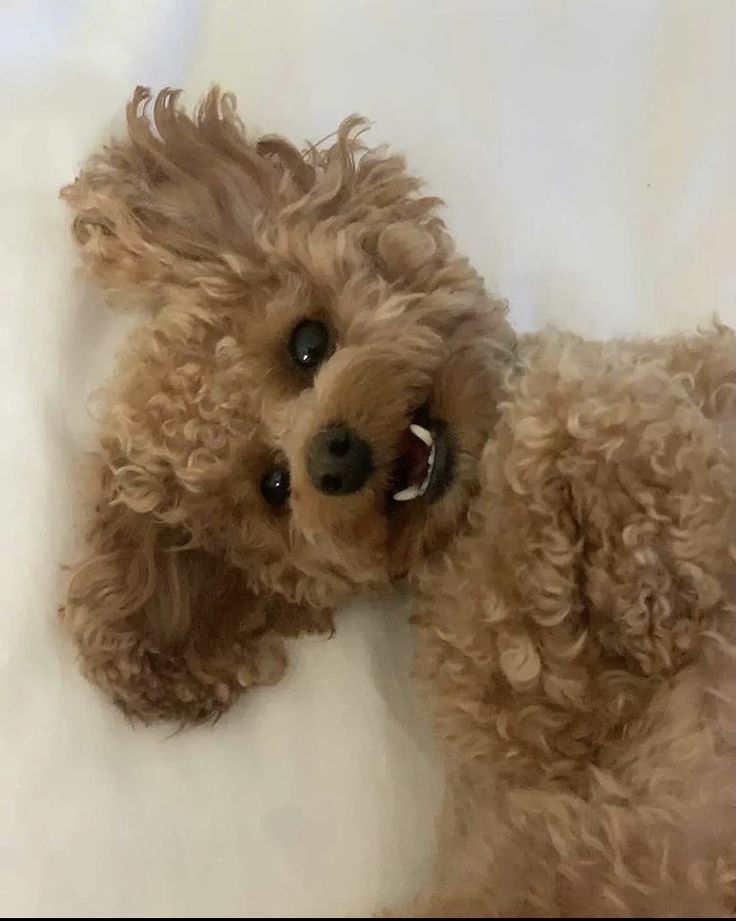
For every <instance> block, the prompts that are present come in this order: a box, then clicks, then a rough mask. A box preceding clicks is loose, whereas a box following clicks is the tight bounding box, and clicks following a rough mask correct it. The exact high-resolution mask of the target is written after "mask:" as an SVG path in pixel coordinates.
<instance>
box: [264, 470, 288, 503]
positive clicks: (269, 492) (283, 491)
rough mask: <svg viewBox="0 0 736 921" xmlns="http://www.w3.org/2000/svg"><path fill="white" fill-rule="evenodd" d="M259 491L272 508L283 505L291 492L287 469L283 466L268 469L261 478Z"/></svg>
mask: <svg viewBox="0 0 736 921" xmlns="http://www.w3.org/2000/svg"><path fill="white" fill-rule="evenodd" d="M261 492H262V493H263V498H264V499H265V500H266V502H268V504H269V505H272V506H273V507H274V508H278V507H279V506H280V505H283V504H284V502H286V500H287V499H288V498H289V493H290V492H291V479H290V477H289V471H288V470H286V468H284V467H276V468H275V469H274V470H270V471H269V472H268V473H267V474H266V475H265V476H264V477H263V479H262V480H261Z"/></svg>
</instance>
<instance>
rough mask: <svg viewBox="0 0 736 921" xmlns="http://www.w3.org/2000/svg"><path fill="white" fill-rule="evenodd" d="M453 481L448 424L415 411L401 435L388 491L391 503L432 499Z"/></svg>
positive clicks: (423, 411) (423, 409)
mask: <svg viewBox="0 0 736 921" xmlns="http://www.w3.org/2000/svg"><path fill="white" fill-rule="evenodd" d="M451 481H452V446H451V442H450V438H449V436H448V434H447V426H446V425H445V423H444V422H442V420H440V419H433V418H432V417H431V416H430V414H429V411H428V410H427V409H426V408H422V409H420V410H418V411H417V412H416V413H414V415H413V416H412V419H411V422H410V423H409V425H408V426H407V428H406V429H405V430H404V432H403V433H402V435H401V439H400V441H399V444H398V446H397V450H396V460H395V461H394V465H393V469H392V475H391V486H390V490H389V494H390V496H391V498H392V499H393V501H394V502H413V501H414V500H416V499H421V498H424V499H425V501H427V502H435V501H436V500H437V499H439V498H440V496H441V495H442V494H443V493H444V492H445V490H446V489H447V487H448V486H449V485H450V483H451Z"/></svg>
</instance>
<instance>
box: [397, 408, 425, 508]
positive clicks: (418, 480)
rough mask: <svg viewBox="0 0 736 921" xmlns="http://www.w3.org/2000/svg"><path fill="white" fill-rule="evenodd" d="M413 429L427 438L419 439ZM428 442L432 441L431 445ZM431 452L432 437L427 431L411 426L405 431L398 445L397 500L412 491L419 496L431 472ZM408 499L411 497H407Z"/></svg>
mask: <svg viewBox="0 0 736 921" xmlns="http://www.w3.org/2000/svg"><path fill="white" fill-rule="evenodd" d="M413 429H415V430H419V431H422V432H423V433H424V434H425V437H424V438H422V437H419V436H418V435H417V434H416V431H413ZM427 440H429V441H430V444H427V443H426V441H427ZM431 451H432V445H431V436H430V434H429V432H427V431H426V430H425V429H419V427H417V426H411V427H409V428H407V429H406V430H405V431H404V433H403V434H402V436H401V441H400V442H399V445H398V449H397V458H396V464H395V466H394V472H393V489H394V490H396V494H395V498H396V497H397V496H401V494H402V493H405V492H406V491H407V490H410V489H413V491H416V492H417V494H419V493H418V491H419V489H420V487H421V486H422V484H423V483H424V482H425V480H426V479H427V474H428V472H429V461H430V455H431ZM406 498H407V499H408V498H410V497H409V496H408V495H407V496H406Z"/></svg>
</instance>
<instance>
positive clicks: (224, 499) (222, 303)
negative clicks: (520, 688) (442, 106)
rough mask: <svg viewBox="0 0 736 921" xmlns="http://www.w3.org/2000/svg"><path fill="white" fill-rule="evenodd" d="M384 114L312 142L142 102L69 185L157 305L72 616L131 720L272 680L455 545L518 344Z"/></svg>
mask: <svg viewBox="0 0 736 921" xmlns="http://www.w3.org/2000/svg"><path fill="white" fill-rule="evenodd" d="M362 127H363V123H362V122H361V121H360V120H359V119H356V118H351V119H347V120H346V121H344V122H343V123H342V125H341V126H340V128H339V129H338V131H337V133H336V135H335V136H334V137H333V138H332V139H331V141H330V142H327V143H323V144H322V145H320V146H318V147H309V148H308V149H307V150H306V151H305V152H303V153H300V152H299V151H298V150H297V149H296V148H295V147H293V146H292V145H291V144H289V143H288V142H286V141H284V140H282V139H280V138H275V137H263V138H261V139H259V140H251V139H249V138H248V137H247V136H246V135H245V133H244V131H243V128H242V125H241V123H240V121H239V120H238V118H237V116H236V114H235V108H234V101H233V99H232V98H231V97H230V96H228V95H221V94H220V93H219V92H218V91H216V90H213V91H212V92H211V93H210V94H209V95H208V96H207V97H206V99H205V100H204V102H203V103H202V105H201V106H200V107H199V109H198V110H197V112H196V113H195V115H194V116H193V117H190V116H188V115H187V114H186V113H185V112H183V111H182V110H181V108H180V107H179V105H178V94H177V93H175V92H173V91H164V92H162V93H160V94H159V95H158V96H157V97H156V99H155V100H153V102H152V100H151V97H150V94H149V93H148V92H147V91H145V90H142V89H139V90H138V91H137V92H136V94H135V96H134V97H133V100H132V101H131V103H130V105H129V108H128V136H127V137H126V138H125V139H124V140H121V141H119V142H114V143H112V144H111V145H109V146H107V147H105V148H104V149H103V150H102V151H101V152H100V153H99V154H97V155H95V156H94V157H92V158H91V160H90V161H89V163H88V164H87V165H86V166H85V168H84V169H83V171H82V173H81V174H80V176H79V178H78V179H77V180H76V182H75V183H74V184H72V185H71V186H69V187H67V188H66V189H65V190H64V192H63V196H64V198H65V199H66V201H67V202H68V203H69V204H70V205H71V206H72V208H73V209H74V211H75V219H74V235H75V238H76V240H77V241H78V243H79V244H80V246H81V248H82V251H83V254H84V257H85V259H86V261H87V263H88V265H89V267H90V270H91V272H92V274H93V275H94V277H95V278H96V279H97V280H98V282H100V283H101V284H102V285H103V287H105V288H107V289H108V290H110V291H112V292H121V293H122V294H123V295H125V296H126V297H127V299H128V300H131V299H133V300H136V301H138V302H140V303H141V304H142V305H143V306H145V307H146V308H147V309H148V311H149V317H148V319H147V320H146V321H145V323H144V324H143V325H142V326H140V327H139V328H138V329H137V330H136V331H135V332H134V334H133V336H132V338H131V340H130V341H129V342H128V344H127V346H126V348H125V349H124V351H123V354H122V356H121V360H120V364H119V368H118V370H117V372H116V374H115V375H114V376H113V379H112V381H111V383H110V385H109V387H108V388H107V396H106V402H105V406H104V414H103V420H104V421H103V430H102V435H101V448H100V451H99V452H98V457H97V461H96V464H97V476H96V482H97V484H98V486H97V496H96V507H95V512H94V515H93V517H92V523H91V528H90V537H89V543H90V555H89V557H88V559H87V560H86V561H85V562H83V563H82V564H80V565H79V566H78V567H77V568H76V569H75V571H74V572H73V575H72V579H71V585H70V590H69V597H68V600H67V603H66V605H65V608H64V612H65V617H66V619H67V620H68V622H69V623H70V624H71V625H72V629H73V631H74V633H75V635H76V637H77V641H78V642H79V644H80V646H81V648H82V651H83V658H84V660H85V661H86V663H87V667H88V670H89V671H90V672H91V674H92V675H93V676H94V677H95V679H96V680H97V681H98V682H99V683H101V684H103V685H104V686H105V687H106V688H108V689H109V690H111V692H112V693H113V695H114V696H115V697H116V698H117V700H118V701H119V702H120V703H121V704H122V705H123V706H124V707H125V708H126V709H128V710H129V711H130V712H132V713H134V714H137V715H141V716H143V717H151V716H155V715H173V716H183V717H185V718H196V717H200V716H205V715H208V714H210V713H212V712H217V711H218V710H219V709H221V708H222V707H223V706H225V705H226V704H227V702H228V701H229V700H230V699H231V698H232V696H233V694H234V693H235V692H236V691H237V689H238V688H239V687H241V686H246V685H248V684H251V683H255V682H258V681H266V680H272V679H273V678H275V677H276V676H277V675H278V673H279V671H280V668H281V664H282V654H281V650H280V648H279V646H278V643H276V641H275V640H274V636H275V635H276V634H279V633H287V632H293V631H294V630H298V629H301V628H303V627H309V626H316V627H324V626H325V624H326V623H327V622H328V620H329V618H328V616H327V615H326V614H325V612H326V611H328V610H329V609H330V608H331V607H332V606H334V604H336V603H337V602H338V601H340V600H341V599H342V598H344V597H345V596H346V595H347V594H349V593H351V592H353V591H355V590H356V589H358V588H360V587H362V586H370V585H377V584H381V583H385V582H387V581H389V580H391V579H392V578H394V577H396V576H399V575H400V574H402V573H405V572H407V571H410V570H411V569H412V567H414V566H415V565H416V564H417V563H418V562H419V561H421V560H423V559H425V558H426V557H427V556H428V555H431V554H433V553H435V552H440V551H441V549H442V547H443V546H444V545H445V544H446V542H447V541H448V539H449V538H450V536H451V535H452V534H453V533H454V532H455V531H456V529H457V527H458V523H459V519H460V518H461V516H462V515H463V514H464V512H465V510H466V508H467V505H468V501H469V498H470V496H471V495H472V492H473V490H474V489H475V488H476V475H475V467H476V464H477V460H478V457H479V455H480V452H481V450H482V448H483V445H484V443H485V442H486V440H487V437H488V434H489V432H490V430H491V428H492V426H493V423H494V419H495V413H496V399H495V394H496V391H497V388H498V386H499V379H500V376H501V375H502V373H503V369H504V366H505V364H506V362H507V359H508V354H509V351H510V349H511V348H512V347H513V337H512V334H511V332H510V329H509V327H508V325H507V322H506V317H505V310H504V308H503V306H502V305H500V304H498V303H496V302H493V301H491V300H490V299H489V298H488V297H487V295H486V294H485V292H484V290H483V285H482V282H481V280H480V279H479V277H478V276H477V274H476V273H475V272H474V271H473V270H472V269H471V268H470V266H469V265H468V263H467V262H466V260H464V259H462V258H460V257H458V256H457V255H456V254H455V252H454V249H453V245H452V242H451V240H450V239H449V237H448V235H447V233H446V232H445V230H444V227H443V225H442V223H441V221H440V220H439V219H438V217H437V216H436V213H435V212H436V206H437V204H438V202H437V200H436V199H432V198H427V197H422V196H421V195H420V194H419V185H420V184H419V183H418V181H417V180H416V179H415V178H413V177H412V176H411V175H409V174H408V173H407V171H406V169H405V164H404V161H403V159H402V158H401V157H398V156H396V155H390V154H389V153H387V152H386V151H385V150H381V149H379V150H369V149H366V148H364V146H363V145H362V143H361V141H360V134H361V130H362Z"/></svg>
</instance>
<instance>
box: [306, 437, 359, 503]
mask: <svg viewBox="0 0 736 921" xmlns="http://www.w3.org/2000/svg"><path fill="white" fill-rule="evenodd" d="M307 471H308V473H309V477H310V479H311V481H312V483H314V485H315V486H316V487H317V489H319V491H320V492H323V493H327V495H328V496H347V495H348V494H349V493H352V492H357V491H358V490H359V489H360V487H361V486H363V485H364V484H365V482H366V480H367V479H368V477H369V476H370V475H371V473H373V456H372V454H371V449H370V446H369V445H367V444H366V443H365V442H364V441H363V439H362V438H359V437H358V436H357V435H356V434H355V432H353V431H352V430H351V429H349V428H348V427H347V426H345V425H331V426H329V427H328V428H326V429H322V431H321V432H318V433H317V434H316V435H315V436H314V438H313V439H312V443H311V444H310V446H309V453H308V455H307Z"/></svg>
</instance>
